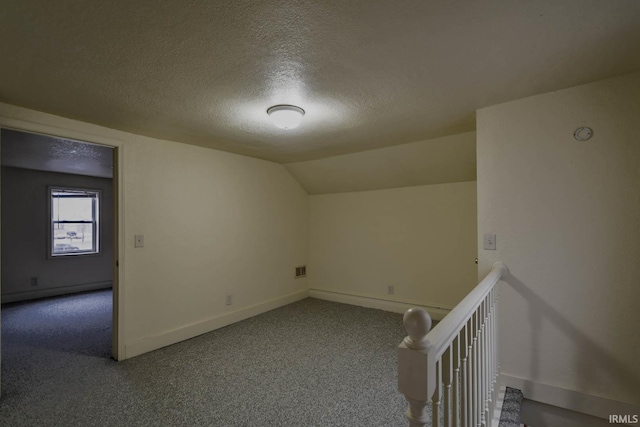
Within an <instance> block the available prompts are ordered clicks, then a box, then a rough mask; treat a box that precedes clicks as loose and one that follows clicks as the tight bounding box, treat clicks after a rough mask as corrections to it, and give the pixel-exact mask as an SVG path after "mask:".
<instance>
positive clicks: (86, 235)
mask: <svg viewBox="0 0 640 427" xmlns="http://www.w3.org/2000/svg"><path fill="white" fill-rule="evenodd" d="M53 236H54V239H53V253H54V254H63V253H77V252H95V245H94V243H93V225H92V224H86V223H84V224H81V223H75V224H74V223H66V224H55V223H54V224H53Z"/></svg>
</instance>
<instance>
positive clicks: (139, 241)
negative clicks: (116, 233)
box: [133, 234, 144, 248]
mask: <svg viewBox="0 0 640 427" xmlns="http://www.w3.org/2000/svg"><path fill="white" fill-rule="evenodd" d="M133 247H134V248H143V247H144V236H143V235H142V234H136V235H135V236H134V243H133Z"/></svg>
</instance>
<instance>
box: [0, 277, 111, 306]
mask: <svg viewBox="0 0 640 427" xmlns="http://www.w3.org/2000/svg"><path fill="white" fill-rule="evenodd" d="M112 286H113V283H112V282H111V281H107V282H95V283H85V284H82V285H70V286H60V287H56V288H47V289H38V290H33V291H25V292H14V293H8V294H2V304H5V303H8V302H18V301H27V300H31V299H37V298H47V297H55V296H58V295H69V294H75V293H78V292H87V291H97V290H98V289H110V288H111V287H112Z"/></svg>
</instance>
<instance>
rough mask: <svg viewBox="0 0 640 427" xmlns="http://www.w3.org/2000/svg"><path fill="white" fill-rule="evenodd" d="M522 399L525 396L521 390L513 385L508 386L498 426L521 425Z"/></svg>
mask: <svg viewBox="0 0 640 427" xmlns="http://www.w3.org/2000/svg"><path fill="white" fill-rule="evenodd" d="M522 399H523V396H522V392H521V391H520V390H518V389H515V388H511V387H507V388H506V390H505V393H504V401H503V402H502V412H501V413H500V423H499V424H498V427H520V412H521V409H522Z"/></svg>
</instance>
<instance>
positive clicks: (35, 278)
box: [31, 277, 39, 286]
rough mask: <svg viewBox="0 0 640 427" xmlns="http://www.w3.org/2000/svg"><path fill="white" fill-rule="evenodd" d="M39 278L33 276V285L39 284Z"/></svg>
mask: <svg viewBox="0 0 640 427" xmlns="http://www.w3.org/2000/svg"><path fill="white" fill-rule="evenodd" d="M38 285H39V283H38V278H37V277H32V278H31V286H38Z"/></svg>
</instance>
